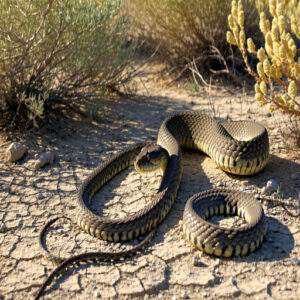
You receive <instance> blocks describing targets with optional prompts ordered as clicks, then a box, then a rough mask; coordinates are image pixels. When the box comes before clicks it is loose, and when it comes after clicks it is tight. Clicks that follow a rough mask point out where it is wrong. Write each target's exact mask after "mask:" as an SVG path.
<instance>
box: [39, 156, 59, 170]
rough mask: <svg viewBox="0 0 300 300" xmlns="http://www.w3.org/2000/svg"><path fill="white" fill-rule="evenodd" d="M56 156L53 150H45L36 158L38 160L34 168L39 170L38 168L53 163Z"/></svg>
mask: <svg viewBox="0 0 300 300" xmlns="http://www.w3.org/2000/svg"><path fill="white" fill-rule="evenodd" d="M54 158H55V155H54V153H53V152H44V153H42V154H41V155H40V156H39V158H38V159H37V160H36V162H35V164H34V168H35V169H36V170H37V169H40V168H42V167H44V166H45V165H47V164H52V163H53V161H54Z"/></svg>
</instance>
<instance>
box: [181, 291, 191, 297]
mask: <svg viewBox="0 0 300 300" xmlns="http://www.w3.org/2000/svg"><path fill="white" fill-rule="evenodd" d="M188 298H189V296H188V294H187V292H186V291H184V292H183V293H182V294H181V295H180V299H188Z"/></svg>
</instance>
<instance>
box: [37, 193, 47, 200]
mask: <svg viewBox="0 0 300 300" xmlns="http://www.w3.org/2000/svg"><path fill="white" fill-rule="evenodd" d="M44 198H45V196H44V195H43V194H42V193H38V194H37V195H36V199H37V200H42V199H44Z"/></svg>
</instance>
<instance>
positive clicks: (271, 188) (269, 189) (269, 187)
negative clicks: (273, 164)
mask: <svg viewBox="0 0 300 300" xmlns="http://www.w3.org/2000/svg"><path fill="white" fill-rule="evenodd" d="M278 187H279V185H278V183H277V181H276V180H275V179H270V180H268V182H267V184H266V186H264V187H263V188H262V193H263V194H264V195H271V194H273V193H274V192H276V191H277V190H278Z"/></svg>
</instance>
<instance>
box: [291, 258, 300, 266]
mask: <svg viewBox="0 0 300 300" xmlns="http://www.w3.org/2000/svg"><path fill="white" fill-rule="evenodd" d="M292 265H300V260H299V259H298V258H296V257H294V258H292Z"/></svg>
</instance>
